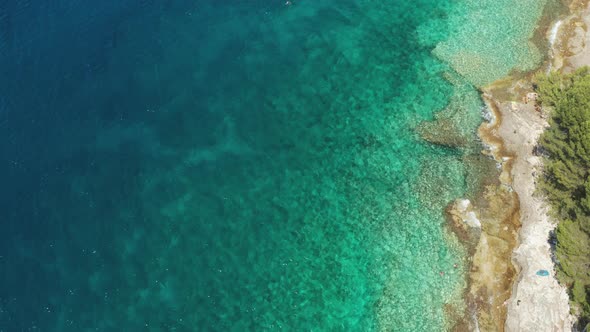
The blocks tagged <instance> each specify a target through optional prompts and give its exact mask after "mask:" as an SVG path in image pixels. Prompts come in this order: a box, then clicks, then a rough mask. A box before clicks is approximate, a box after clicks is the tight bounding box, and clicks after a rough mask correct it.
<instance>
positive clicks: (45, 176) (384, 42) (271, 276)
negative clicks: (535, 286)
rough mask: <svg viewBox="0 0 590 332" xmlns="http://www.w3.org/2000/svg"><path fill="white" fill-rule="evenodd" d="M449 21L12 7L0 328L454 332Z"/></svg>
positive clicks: (225, 9)
mask: <svg viewBox="0 0 590 332" xmlns="http://www.w3.org/2000/svg"><path fill="white" fill-rule="evenodd" d="M458 5H459V4H458V3H455V2H453V1H440V0H439V1H432V0H417V1H412V2H403V1H368V0H340V1H335V0H334V1H332V0H325V1H320V2H312V1H303V0H301V1H294V2H293V4H292V5H291V6H286V5H285V3H284V2H282V1H274V0H273V1H271V0H257V1H248V2H244V1H209V0H196V1H195V0H193V1H188V0H186V1H184V0H175V1H150V0H125V1H99V2H96V1H72V0H55V1H50V2H44V1H35V2H33V1H16V0H13V1H4V2H0V132H1V133H2V136H0V137H1V139H0V184H1V186H0V237H1V239H0V331H86V330H88V331H90V330H92V331H173V330H174V331H230V330H231V331H276V330H279V329H283V330H294V331H312V330H313V331H317V330H325V331H335V330H342V331H369V330H404V331H427V330H439V329H442V328H443V327H444V326H445V324H446V323H447V322H446V321H445V316H444V312H443V306H444V305H445V304H448V305H452V306H455V307H456V310H458V311H461V310H462V307H461V292H462V290H463V288H464V286H465V281H464V275H463V274H462V272H461V271H462V268H461V267H463V264H464V263H465V261H464V260H465V257H464V252H463V249H462V248H461V246H459V245H458V243H457V241H456V239H455V238H454V236H452V235H451V234H448V233H447V232H446V230H445V228H444V216H443V209H444V207H445V206H446V205H447V204H448V203H449V202H450V201H452V200H453V199H455V198H457V197H461V196H464V195H466V193H468V192H469V190H470V189H472V188H471V187H470V186H471V184H470V183H469V181H468V180H466V179H467V174H468V172H469V170H468V169H467V166H465V165H464V164H463V162H462V161H463V157H464V156H465V155H466V154H470V153H474V152H473V151H471V150H470V149H468V148H450V147H443V146H438V145H432V144H429V143H427V142H425V141H424V140H422V139H421V138H420V137H419V135H418V134H417V133H416V131H415V128H416V126H417V125H419V124H420V123H421V122H422V121H428V120H432V119H433V115H434V113H435V112H438V111H441V110H443V109H445V107H446V106H447V105H448V104H449V102H452V101H453V100H455V102H457V101H460V103H461V105H463V106H462V107H460V108H461V112H459V114H460V116H459V117H457V118H456V119H455V120H456V121H459V120H458V119H459V118H460V122H459V123H460V124H461V126H460V128H459V131H461V132H462V134H463V135H465V137H468V138H469V139H472V138H473V137H474V132H475V128H476V126H477V124H478V122H479V121H480V118H479V112H480V107H481V102H480V101H479V98H478V95H477V92H476V90H475V89H474V88H473V87H472V86H471V84H470V83H469V82H467V81H465V80H464V79H462V78H461V77H460V76H459V75H457V73H456V71H455V70H453V69H452V68H451V67H450V66H449V65H447V64H445V63H444V62H443V61H441V60H440V59H438V58H436V57H435V56H433V54H432V50H433V48H434V47H435V46H436V45H437V44H438V42H440V41H442V40H445V38H447V37H448V36H449V34H451V33H452V32H453V31H455V30H453V29H452V27H451V23H449V22H447V17H448V16H449V15H451V14H452V13H455V14H456V13H457V11H456V8H455V7H456V6H458ZM449 77H454V78H453V79H452V80H451V81H452V83H451V82H450V81H449V80H448V78H449ZM478 79H479V76H478ZM451 105H455V107H458V106H457V104H452V103H451ZM456 113H457V112H455V113H453V114H456ZM453 264H459V266H460V268H459V269H452V268H451V266H453ZM439 271H447V273H446V274H445V277H444V278H441V277H440V275H439Z"/></svg>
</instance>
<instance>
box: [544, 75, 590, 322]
mask: <svg viewBox="0 0 590 332" xmlns="http://www.w3.org/2000/svg"><path fill="white" fill-rule="evenodd" d="M535 88H536V91H537V92H538V94H539V101H540V102H541V104H542V105H543V106H544V108H545V109H546V110H549V113H550V114H551V118H550V127H549V128H548V129H547V130H546V131H545V132H544V134H543V135H542V137H541V140H540V146H539V147H538V151H539V152H540V153H542V154H543V155H544V156H545V157H546V158H545V162H544V176H543V177H542V179H541V181H540V184H539V186H540V188H541V190H543V191H544V192H545V193H546V195H547V197H548V199H549V201H550V203H551V206H552V211H553V213H554V214H555V216H556V217H557V218H558V219H559V221H560V222H559V224H558V226H557V229H556V236H557V246H556V258H557V261H558V279H559V280H560V282H562V283H564V284H565V285H567V287H568V289H569V292H570V299H571V302H572V309H573V311H574V313H575V314H577V315H578V316H579V317H580V321H579V324H580V326H582V327H583V326H585V325H586V324H589V323H590V304H589V300H590V69H589V68H581V69H578V70H576V71H575V72H573V73H570V74H560V73H551V74H548V75H540V76H537V77H536V79H535Z"/></svg>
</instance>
